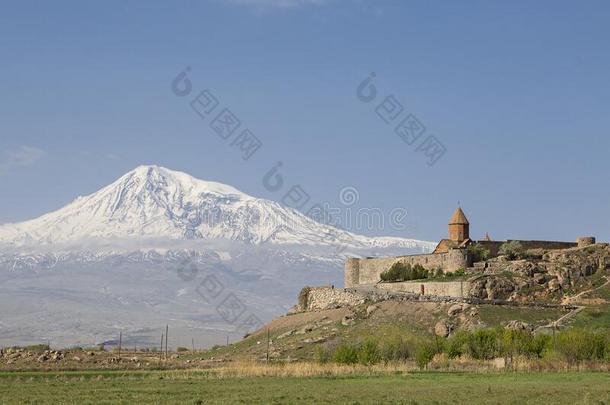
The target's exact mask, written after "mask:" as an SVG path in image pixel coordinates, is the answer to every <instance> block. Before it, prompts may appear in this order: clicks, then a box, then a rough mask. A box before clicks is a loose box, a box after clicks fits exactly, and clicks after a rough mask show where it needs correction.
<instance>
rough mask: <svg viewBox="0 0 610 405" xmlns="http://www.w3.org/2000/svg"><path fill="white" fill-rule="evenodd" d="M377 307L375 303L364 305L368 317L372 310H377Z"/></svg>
mask: <svg viewBox="0 0 610 405" xmlns="http://www.w3.org/2000/svg"><path fill="white" fill-rule="evenodd" d="M377 308H378V306H377V305H369V306H368V307H366V316H367V317H369V316H370V315H371V314H372V313H373V312H375V310H377Z"/></svg>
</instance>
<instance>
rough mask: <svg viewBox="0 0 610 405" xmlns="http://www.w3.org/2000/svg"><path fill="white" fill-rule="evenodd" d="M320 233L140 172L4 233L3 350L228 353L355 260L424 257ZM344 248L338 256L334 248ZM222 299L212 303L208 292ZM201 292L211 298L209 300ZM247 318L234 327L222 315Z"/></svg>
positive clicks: (173, 177) (217, 189) (301, 219)
mask: <svg viewBox="0 0 610 405" xmlns="http://www.w3.org/2000/svg"><path fill="white" fill-rule="evenodd" d="M433 247H434V244H433V243H430V242H422V241H417V240H411V239H402V238H395V237H391V238H369V237H365V236H361V235H355V234H353V233H350V232H347V231H344V230H341V229H338V228H334V227H332V226H329V225H325V224H322V223H318V222H316V221H314V220H313V219H311V218H309V217H307V216H305V215H303V214H301V213H299V212H298V211H295V210H293V209H290V208H286V207H283V206H281V205H280V204H278V203H276V202H273V201H269V200H264V199H259V198H255V197H252V196H249V195H247V194H244V193H242V192H240V191H238V190H236V189H234V188H233V187H230V186H227V185H224V184H220V183H213V182H207V181H202V180H198V179H196V178H193V177H191V176H189V175H187V174H185V173H181V172H176V171H172V170H168V169H165V168H161V167H157V166H140V167H138V168H136V169H135V170H133V171H131V172H129V173H127V174H125V175H124V176H122V177H121V178H119V179H118V180H117V181H115V182H114V183H112V184H110V185H109V186H107V187H104V188H103V189H101V190H99V191H97V192H95V193H93V194H91V195H89V196H86V197H79V198H77V199H76V200H75V201H73V202H72V203H70V204H68V205H66V206H65V207H63V208H61V209H59V210H57V211H55V212H51V213H49V214H46V215H43V216H41V217H40V218H36V219H33V220H31V221H26V222H22V223H18V224H8V225H4V226H0V308H2V311H0V346H6V345H15V344H34V343H41V342H51V344H53V345H56V346H59V347H61V346H65V345H73V344H78V345H89V344H93V343H99V342H104V341H107V340H108V339H114V338H116V336H117V335H118V333H119V332H123V342H124V343H126V344H132V343H133V344H137V346H138V347H141V346H152V345H154V344H155V343H156V342H157V339H158V332H159V328H160V327H164V325H166V324H168V323H169V324H170V327H171V328H172V330H173V333H172V334H171V336H172V339H171V342H170V345H173V346H175V345H190V344H191V339H192V338H195V339H196V341H197V342H198V345H199V344H201V345H204V346H205V345H208V346H209V345H212V344H214V343H219V342H224V341H225V339H226V337H227V336H231V338H232V339H238V338H240V337H241V336H242V335H243V333H245V332H246V331H248V330H252V328H253V327H254V328H256V325H251V324H249V323H244V322H245V321H246V320H248V319H251V316H253V317H255V319H256V320H258V321H259V322H265V321H267V320H269V319H272V318H273V317H275V316H278V315H280V314H284V313H286V311H287V309H288V308H290V306H292V305H293V304H294V302H295V297H296V296H297V294H298V292H299V290H300V289H301V288H302V287H303V286H304V285H327V284H333V285H337V286H341V285H342V283H343V281H342V280H343V260H344V256H348V255H360V256H364V255H367V256H369V255H396V254H409V253H421V252H426V251H430V250H431V249H432V248H433ZM338 248H341V249H338ZM211 279H212V280H213V285H215V286H216V287H217V290H216V292H215V294H216V293H217V295H214V296H213V297H212V296H206V294H205V293H206V288H209V285H210V280H211ZM206 286H207V287H206ZM229 302H231V304H232V305H231V306H230V307H231V308H234V307H235V302H237V307H238V308H239V307H241V308H242V309H243V311H241V312H240V313H239V314H237V315H239V316H236V318H235V319H232V318H227V316H226V313H224V312H223V308H226V307H228V306H229Z"/></svg>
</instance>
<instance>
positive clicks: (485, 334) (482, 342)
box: [467, 329, 500, 360]
mask: <svg viewBox="0 0 610 405" xmlns="http://www.w3.org/2000/svg"><path fill="white" fill-rule="evenodd" d="M499 346H500V345H499V344H498V331H497V330H496V329H479V330H477V331H475V332H473V333H472V335H470V337H469V339H468V342H467V348H468V354H469V355H470V356H471V357H472V358H474V359H477V360H490V359H493V358H495V357H497V356H498V354H499V352H500V350H499V349H500V347H499Z"/></svg>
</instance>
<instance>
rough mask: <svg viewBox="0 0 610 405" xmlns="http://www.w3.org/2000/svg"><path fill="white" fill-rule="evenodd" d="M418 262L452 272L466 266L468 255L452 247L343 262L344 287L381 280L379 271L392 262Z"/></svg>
mask: <svg viewBox="0 0 610 405" xmlns="http://www.w3.org/2000/svg"><path fill="white" fill-rule="evenodd" d="M398 262H401V263H405V264H407V263H408V264H411V265H414V264H420V265H422V266H423V267H424V268H426V269H429V270H431V269H436V268H439V267H440V268H442V269H443V271H445V272H447V273H452V272H454V271H456V270H457V269H459V268H466V267H468V265H469V263H468V257H467V255H466V252H465V251H464V250H460V249H452V250H450V251H449V252H447V253H437V254H424V255H411V256H396V257H381V258H367V259H357V258H350V259H347V260H346V262H345V270H344V284H345V287H346V288H349V287H353V286H356V285H362V284H375V283H378V282H379V281H380V280H381V276H380V275H381V273H383V272H384V271H386V270H387V269H389V268H390V267H392V265H393V264H394V263H398Z"/></svg>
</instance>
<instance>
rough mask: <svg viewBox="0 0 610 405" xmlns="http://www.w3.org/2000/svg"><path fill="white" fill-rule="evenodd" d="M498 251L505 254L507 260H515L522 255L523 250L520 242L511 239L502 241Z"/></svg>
mask: <svg viewBox="0 0 610 405" xmlns="http://www.w3.org/2000/svg"><path fill="white" fill-rule="evenodd" d="M498 253H499V254H501V255H504V256H506V258H507V259H508V260H515V259H519V258H521V257H523V255H524V254H525V250H524V249H523V245H521V243H520V242H518V241H516V240H513V241H510V242H506V243H503V244H502V246H500V250H499V251H498Z"/></svg>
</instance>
